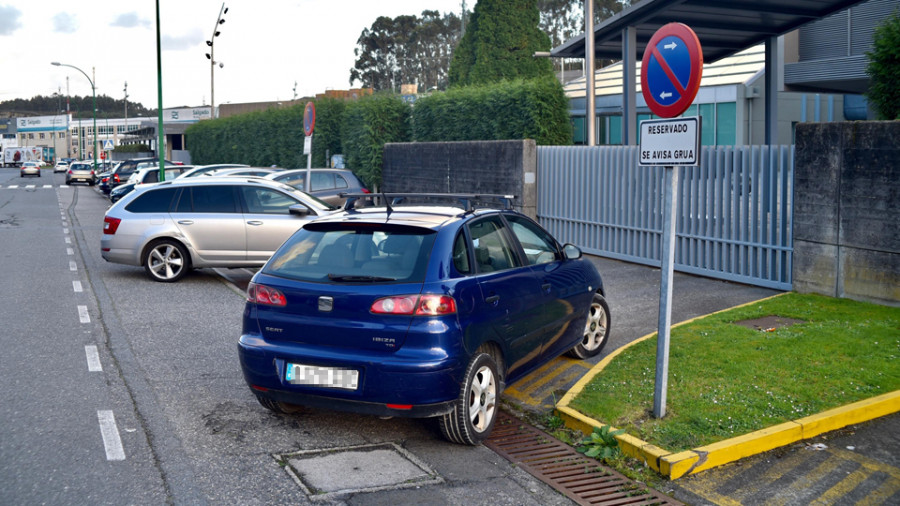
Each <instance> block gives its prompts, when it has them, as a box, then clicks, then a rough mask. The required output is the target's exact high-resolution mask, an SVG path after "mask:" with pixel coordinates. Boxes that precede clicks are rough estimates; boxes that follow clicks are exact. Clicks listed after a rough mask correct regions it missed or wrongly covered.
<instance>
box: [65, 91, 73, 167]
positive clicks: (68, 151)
mask: <svg viewBox="0 0 900 506" xmlns="http://www.w3.org/2000/svg"><path fill="white" fill-rule="evenodd" d="M70 117H71V115H70V113H69V76H66V158H72V139H70V138H69V136H70V135H71V134H72V132H71V131H70V130H69V118H70Z"/></svg>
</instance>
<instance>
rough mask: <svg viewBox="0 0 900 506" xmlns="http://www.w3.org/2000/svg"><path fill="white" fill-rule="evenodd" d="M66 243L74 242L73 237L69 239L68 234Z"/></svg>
mask: <svg viewBox="0 0 900 506" xmlns="http://www.w3.org/2000/svg"><path fill="white" fill-rule="evenodd" d="M66 244H72V239H69V236H66Z"/></svg>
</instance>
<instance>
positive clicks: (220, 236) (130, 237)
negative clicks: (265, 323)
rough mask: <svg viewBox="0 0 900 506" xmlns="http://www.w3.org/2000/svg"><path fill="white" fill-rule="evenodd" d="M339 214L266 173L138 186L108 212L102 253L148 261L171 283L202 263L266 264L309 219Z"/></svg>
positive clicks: (152, 271)
mask: <svg viewBox="0 0 900 506" xmlns="http://www.w3.org/2000/svg"><path fill="white" fill-rule="evenodd" d="M331 212H334V209H333V208H332V207H330V206H328V205H326V204H324V203H323V202H320V201H318V200H317V199H315V198H313V197H310V196H308V195H306V194H304V193H302V192H299V191H297V190H296V189H294V188H293V187H291V186H288V185H284V184H281V183H276V182H273V181H265V180H262V179H259V178H246V177H245V178H241V177H222V178H206V177H202V178H188V179H173V180H171V181H164V182H161V183H156V184H146V185H137V187H136V188H135V189H134V190H133V191H132V192H131V193H129V194H128V195H126V196H125V197H123V198H122V199H121V200H119V201H118V202H116V203H115V204H113V205H112V206H111V207H110V208H109V209H108V210H107V211H106V216H105V217H104V220H103V236H102V237H101V240H100V248H101V256H102V257H103V258H104V259H105V260H107V261H109V262H114V263H121V264H127V265H135V266H142V267H144V269H145V270H146V272H147V275H148V276H149V277H150V279H152V280H154V281H163V282H172V281H178V280H179V279H181V278H182V277H183V276H184V275H185V274H187V273H188V272H189V271H190V270H191V269H194V268H204V267H259V266H261V265H263V264H264V263H265V262H266V260H268V259H269V257H270V256H271V255H272V253H273V252H274V251H275V250H276V249H277V248H278V246H280V245H281V243H283V242H284V241H285V239H287V238H288V237H290V236H291V235H292V234H293V233H294V232H296V231H297V229H299V228H300V227H301V226H302V225H303V223H305V222H306V221H308V220H311V219H313V218H316V217H319V216H324V215H326V214H329V213H331ZM151 218H152V220H151Z"/></svg>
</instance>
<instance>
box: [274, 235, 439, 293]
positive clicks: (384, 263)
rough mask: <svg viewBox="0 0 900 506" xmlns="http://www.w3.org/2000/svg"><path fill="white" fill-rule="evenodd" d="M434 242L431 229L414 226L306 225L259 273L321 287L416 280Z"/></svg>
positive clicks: (423, 277) (423, 275)
mask: <svg viewBox="0 0 900 506" xmlns="http://www.w3.org/2000/svg"><path fill="white" fill-rule="evenodd" d="M434 238H435V233H434V231H432V230H428V229H422V228H417V227H402V226H383V225H382V226H366V225H365V224H362V225H360V224H332V223H328V224H315V223H311V224H309V225H307V226H306V227H304V228H303V229H301V230H300V231H298V232H297V233H296V234H294V235H293V236H292V237H291V238H290V239H288V240H287V242H285V243H284V244H283V245H282V246H281V248H280V249H279V250H278V251H277V252H275V255H273V256H272V259H271V260H270V261H269V263H268V264H266V266H265V268H264V269H263V270H264V272H265V273H267V274H272V275H276V276H280V277H285V278H290V279H298V280H303V281H314V282H322V283H348V284H366V283H393V282H398V283H413V282H421V281H423V280H424V279H425V269H426V267H427V265H428V258H429V256H430V254H431V247H432V245H433V244H434Z"/></svg>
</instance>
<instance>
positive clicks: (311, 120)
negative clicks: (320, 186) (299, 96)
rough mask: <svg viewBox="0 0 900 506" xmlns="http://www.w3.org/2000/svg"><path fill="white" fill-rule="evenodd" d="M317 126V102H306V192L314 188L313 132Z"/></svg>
mask: <svg viewBox="0 0 900 506" xmlns="http://www.w3.org/2000/svg"><path fill="white" fill-rule="evenodd" d="M315 128H316V104H314V103H312V102H307V103H306V108H305V109H304V110H303V132H304V133H305V134H306V139H304V140H303V153H304V154H305V155H306V186H305V188H306V193H309V191H310V188H312V182H311V181H310V180H311V179H312V134H313V130H314V129H315Z"/></svg>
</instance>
